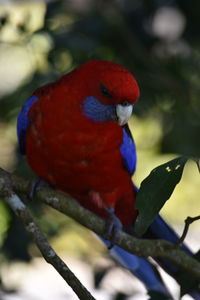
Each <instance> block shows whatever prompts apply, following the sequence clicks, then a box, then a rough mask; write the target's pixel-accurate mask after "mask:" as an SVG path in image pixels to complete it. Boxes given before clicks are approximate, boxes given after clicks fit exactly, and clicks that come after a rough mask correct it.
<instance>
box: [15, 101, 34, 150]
mask: <svg viewBox="0 0 200 300" xmlns="http://www.w3.org/2000/svg"><path fill="white" fill-rule="evenodd" d="M37 100H38V97H36V96H32V97H30V98H29V99H28V100H27V101H26V103H25V104H24V106H23V107H22V110H21V112H20V114H19V116H18V119H17V136H18V143H19V149H20V152H21V154H25V152H26V151H25V138H26V132H27V129H28V126H29V124H30V119H29V117H28V112H29V110H30V108H31V106H32V105H33V103H34V102H36V101H37Z"/></svg>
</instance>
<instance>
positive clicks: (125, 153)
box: [120, 125, 137, 175]
mask: <svg viewBox="0 0 200 300" xmlns="http://www.w3.org/2000/svg"><path fill="white" fill-rule="evenodd" d="M122 130H123V142H122V145H121V147H120V152H121V154H122V158H123V162H124V166H125V168H126V169H127V171H128V172H129V173H130V174H131V175H133V173H134V172H135V168H136V162H137V158H136V149H135V143H134V141H133V137H132V135H131V132H130V129H129V128H128V125H125V126H123V128H122Z"/></svg>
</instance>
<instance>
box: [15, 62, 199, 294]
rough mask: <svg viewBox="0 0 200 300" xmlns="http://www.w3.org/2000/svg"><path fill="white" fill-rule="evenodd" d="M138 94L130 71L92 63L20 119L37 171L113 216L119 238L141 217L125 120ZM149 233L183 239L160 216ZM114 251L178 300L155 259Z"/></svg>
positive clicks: (150, 284) (39, 97)
mask: <svg viewBox="0 0 200 300" xmlns="http://www.w3.org/2000/svg"><path fill="white" fill-rule="evenodd" d="M138 97H139V87H138V84H137V82H136V80H135V78H134V77H133V75H132V74H131V73H130V72H129V71H128V70H127V69H125V68H124V67H122V66H120V65H118V64H116V63H113V62H108V61H103V60H93V61H89V62H87V63H85V64H83V65H81V66H80V67H79V68H77V69H75V70H73V71H72V72H70V73H68V74H66V75H64V76H63V77H62V78H60V79H59V80H57V81H56V82H54V83H51V84H48V85H46V86H44V87H41V88H39V89H37V90H36V91H35V92H34V93H33V95H32V97H31V98H29V99H28V100H27V102H26V103H25V105H24V107H23V108H22V111H21V113H20V114H19V117H18V125H17V126H18V127H17V129H18V139H19V146H20V150H21V153H22V154H25V155H26V157H27V160H28V163H29V165H30V166H31V168H32V169H33V171H34V172H35V173H36V174H37V175H38V176H39V177H40V178H42V179H44V180H45V181H47V182H49V183H50V184H51V185H53V186H55V187H56V188H58V189H60V190H62V191H64V192H66V193H68V194H69V195H71V196H72V197H74V198H75V199H77V200H78V201H79V202H80V203H81V204H82V205H83V206H85V207H86V208H88V209H90V210H92V211H93V212H95V213H96V214H98V215H100V216H101V217H103V218H106V219H108V220H109V222H110V224H111V225H112V226H111V232H113V234H116V232H117V230H116V229H117V227H118V229H119V228H120V227H121V226H123V227H124V228H127V227H131V225H132V224H133V223H134V221H135V219H136V217H137V211H136V209H135V208H134V205H135V200H136V193H137V189H136V188H135V187H134V185H133V182H132V179H131V177H132V174H133V172H134V170H135V165H136V151H135V145H134V142H133V139H132V136H131V133H130V131H129V128H128V125H127V121H128V119H129V118H130V117H131V115H132V110H133V105H134V103H135V102H136V101H137V99H138ZM148 232H149V235H151V237H153V238H164V239H167V240H169V241H176V240H177V237H176V235H175V233H174V232H173V231H172V230H171V228H169V227H168V225H167V224H166V223H165V222H164V220H163V219H162V218H161V217H160V216H158V217H157V218H156V219H155V221H154V222H153V224H152V225H151V226H150V228H149V231H148ZM147 234H148V233H147ZM105 243H106V241H105ZM183 248H184V250H185V251H187V252H189V250H188V249H187V248H186V247H185V246H184V247H183ZM111 254H112V255H113V256H114V257H115V258H117V259H118V260H119V262H120V263H121V264H122V265H123V266H125V267H126V268H128V269H129V270H130V271H131V272H132V273H133V274H135V275H136V276H137V277H138V278H139V279H140V280H141V281H142V282H143V283H144V284H145V286H146V287H147V289H148V290H149V291H154V292H156V293H160V294H161V295H162V297H163V298H162V299H172V297H171V296H170V294H169V292H168V290H167V288H166V287H165V285H164V283H163V281H162V279H161V277H160V276H159V274H158V272H157V271H156V269H155V267H154V266H153V265H152V264H151V262H150V261H148V260H147V259H144V258H139V257H137V256H134V255H132V254H129V253H127V252H126V251H124V250H123V249H121V248H119V247H118V246H114V247H113V248H112V249H111ZM161 263H162V262H161ZM163 266H164V268H165V270H167V271H168V272H169V273H170V274H171V275H172V276H174V277H175V274H176V271H177V269H176V268H174V269H175V270H174V269H173V268H172V266H171V265H170V264H169V265H168V264H167V263H166V262H163ZM170 297H171V298H170ZM194 298H196V299H198V298H197V296H194Z"/></svg>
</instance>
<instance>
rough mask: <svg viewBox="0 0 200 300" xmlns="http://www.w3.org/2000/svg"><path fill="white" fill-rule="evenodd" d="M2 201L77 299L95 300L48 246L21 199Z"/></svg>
mask: <svg viewBox="0 0 200 300" xmlns="http://www.w3.org/2000/svg"><path fill="white" fill-rule="evenodd" d="M4 199H5V201H6V202H7V203H8V205H9V206H10V207H11V209H12V210H13V211H14V212H15V214H16V215H17V216H18V217H19V219H20V220H21V221H22V223H23V224H24V226H25V228H26V230H27V231H28V232H29V233H30V234H31V236H32V238H33V240H34V241H35V243H36V245H37V247H38V249H39V250H40V252H41V254H42V255H43V257H44V259H45V260H46V261H47V262H48V263H49V264H51V265H52V266H53V267H54V268H55V269H56V271H57V272H58V273H59V274H60V275H61V276H62V278H63V279H64V280H65V281H66V283H67V284H68V285H69V286H70V287H71V288H72V289H73V291H74V292H75V293H76V295H77V296H78V298H79V299H81V300H85V299H88V300H95V298H94V297H93V296H92V295H91V294H90V292H89V291H88V290H87V289H86V288H85V287H84V286H83V285H82V283H81V282H80V281H79V280H78V278H77V277H76V276H75V275H74V273H73V272H72V271H71V270H70V269H69V267H68V266H67V265H66V264H65V263H64V261H63V260H62V259H61V258H60V257H59V256H58V255H57V254H56V252H55V251H54V249H53V248H52V247H51V246H50V245H49V243H48V241H47V238H46V236H45V235H44V233H43V232H42V231H41V230H40V228H39V227H38V225H37V224H36V223H35V221H34V220H33V218H32V216H31V214H30V212H29V210H28V209H27V207H26V206H25V205H24V203H23V202H22V201H21V199H20V198H19V197H18V196H17V195H16V194H14V193H9V194H8V195H7V196H4Z"/></svg>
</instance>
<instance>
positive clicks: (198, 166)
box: [196, 159, 200, 173]
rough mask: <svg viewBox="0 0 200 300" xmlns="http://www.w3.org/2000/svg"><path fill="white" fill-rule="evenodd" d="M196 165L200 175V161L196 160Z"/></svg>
mask: <svg viewBox="0 0 200 300" xmlns="http://www.w3.org/2000/svg"><path fill="white" fill-rule="evenodd" d="M196 164H197V168H198V170H199V173H200V159H197V160H196Z"/></svg>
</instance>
